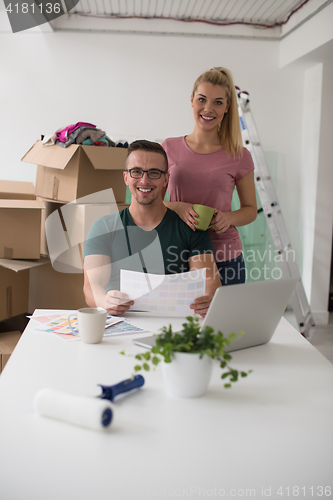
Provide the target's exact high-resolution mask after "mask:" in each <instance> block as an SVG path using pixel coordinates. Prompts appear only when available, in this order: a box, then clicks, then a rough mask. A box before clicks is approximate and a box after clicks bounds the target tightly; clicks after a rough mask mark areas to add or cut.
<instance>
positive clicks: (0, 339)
mask: <svg viewBox="0 0 333 500" xmlns="http://www.w3.org/2000/svg"><path fill="white" fill-rule="evenodd" d="M21 335H22V334H21V332H18V331H15V332H5V333H0V373H1V372H2V370H3V369H4V367H5V364H6V363H7V361H8V360H9V358H10V355H11V354H12V352H13V351H14V349H15V347H16V344H17V343H18V341H19V340H20V337H21Z"/></svg>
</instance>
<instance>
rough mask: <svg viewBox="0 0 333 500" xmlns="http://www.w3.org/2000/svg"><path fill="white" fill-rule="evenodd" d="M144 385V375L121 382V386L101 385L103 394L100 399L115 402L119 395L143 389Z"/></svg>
mask: <svg viewBox="0 0 333 500" xmlns="http://www.w3.org/2000/svg"><path fill="white" fill-rule="evenodd" d="M144 383H145V379H144V378H143V376H142V375H135V377H133V378H129V379H126V380H123V381H122V382H119V384H115V385H100V387H101V388H102V391H103V393H102V394H101V396H99V397H100V398H102V399H109V400H110V401H113V400H114V398H115V397H116V396H118V395H119V394H122V393H124V392H128V391H132V390H133V389H138V388H139V387H142V386H143V384H144Z"/></svg>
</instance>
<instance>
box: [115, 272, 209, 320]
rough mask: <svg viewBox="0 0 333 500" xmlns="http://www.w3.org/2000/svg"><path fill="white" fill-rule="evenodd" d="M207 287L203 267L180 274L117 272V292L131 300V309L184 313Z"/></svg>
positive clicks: (177, 314) (173, 313) (186, 313)
mask: <svg viewBox="0 0 333 500" xmlns="http://www.w3.org/2000/svg"><path fill="white" fill-rule="evenodd" d="M205 289H206V268H203V269H194V270H192V271H189V272H187V273H180V274H166V275H165V274H149V273H139V272H136V271H127V270H124V269H121V271H120V291H121V292H124V293H127V295H128V296H129V298H130V300H134V305H133V306H131V309H130V310H132V311H149V312H155V313H168V314H170V315H176V316H186V315H188V314H191V313H193V311H192V309H190V304H193V302H194V299H196V298H197V297H202V296H203V295H204V294H205Z"/></svg>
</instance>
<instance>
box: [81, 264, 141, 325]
mask: <svg viewBox="0 0 333 500" xmlns="http://www.w3.org/2000/svg"><path fill="white" fill-rule="evenodd" d="M83 270H84V285H83V293H84V296H85V300H86V303H87V305H88V306H89V307H103V308H104V309H106V310H107V312H108V313H109V314H113V315H115V316H122V315H123V314H124V313H125V312H126V311H127V310H128V309H129V308H130V306H131V305H133V304H134V302H133V301H128V298H129V297H128V295H126V294H125V293H122V292H120V291H118V290H109V291H108V292H107V291H106V287H107V284H108V282H109V279H110V276H111V260H110V257H108V256H106V255H87V256H86V257H85V258H84V269H83Z"/></svg>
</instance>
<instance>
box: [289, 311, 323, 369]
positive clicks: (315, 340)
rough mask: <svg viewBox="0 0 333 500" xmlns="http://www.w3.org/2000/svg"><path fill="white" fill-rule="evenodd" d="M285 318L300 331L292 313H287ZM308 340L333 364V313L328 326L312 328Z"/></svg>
mask: <svg viewBox="0 0 333 500" xmlns="http://www.w3.org/2000/svg"><path fill="white" fill-rule="evenodd" d="M283 316H284V317H285V318H286V319H287V320H288V321H289V323H291V324H292V325H293V326H294V327H295V328H296V330H298V328H297V322H296V318H295V315H294V313H293V312H292V311H286V312H285V314H284V315H283ZM308 340H309V342H311V344H312V345H313V346H314V347H315V348H316V349H318V351H319V352H321V354H322V355H323V356H325V358H327V359H328V360H329V361H330V362H331V363H333V313H330V318H329V324H328V325H317V326H315V327H314V328H311V330H310V335H309V337H308Z"/></svg>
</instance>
